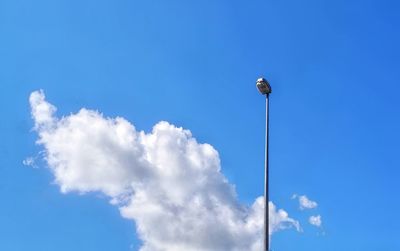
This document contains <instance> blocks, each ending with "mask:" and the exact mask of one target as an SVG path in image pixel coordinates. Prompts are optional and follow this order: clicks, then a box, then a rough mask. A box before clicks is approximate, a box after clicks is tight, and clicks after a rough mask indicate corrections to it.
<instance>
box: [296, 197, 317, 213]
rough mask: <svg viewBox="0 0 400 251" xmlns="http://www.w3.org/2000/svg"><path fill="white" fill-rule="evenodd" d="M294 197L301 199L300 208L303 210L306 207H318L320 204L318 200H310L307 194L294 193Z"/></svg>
mask: <svg viewBox="0 0 400 251" xmlns="http://www.w3.org/2000/svg"><path fill="white" fill-rule="evenodd" d="M292 199H298V200H299V208H300V209H301V210H304V209H313V208H316V207H317V206H318V203H317V202H316V201H312V200H310V199H309V198H308V197H307V196H306V195H300V196H299V195H297V194H294V195H293V196H292Z"/></svg>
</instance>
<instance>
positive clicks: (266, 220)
mask: <svg viewBox="0 0 400 251" xmlns="http://www.w3.org/2000/svg"><path fill="white" fill-rule="evenodd" d="M268 148H269V95H268V94H267V95H266V100H265V171H264V172H265V181H264V182H265V187H264V203H265V204H264V205H265V214H264V250H265V251H269V182H268V178H269V177H268V176H269V169H268V164H269V149H268Z"/></svg>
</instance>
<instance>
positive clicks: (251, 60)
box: [0, 0, 400, 251]
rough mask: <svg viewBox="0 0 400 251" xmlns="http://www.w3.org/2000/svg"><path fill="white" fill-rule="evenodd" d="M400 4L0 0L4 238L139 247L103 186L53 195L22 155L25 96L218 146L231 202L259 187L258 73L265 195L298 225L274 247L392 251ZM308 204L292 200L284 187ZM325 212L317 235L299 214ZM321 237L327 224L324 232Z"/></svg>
mask: <svg viewBox="0 0 400 251" xmlns="http://www.w3.org/2000/svg"><path fill="white" fill-rule="evenodd" d="M398 8H399V3H397V2H396V1H390V0H383V1H377V0H371V1H355V0H351V1H334V2H327V1H325V2H324V1H315V0H308V1H302V2H299V1H290V0H289V1H280V2H278V1H252V2H250V3H249V2H248V1H202V2H200V1H198V2H190V3H189V2H185V1H168V2H167V1H157V0H155V1H113V2H111V1H44V0H39V1H35V2H30V1H21V0H13V1H2V2H1V3H0V34H2V36H1V40H0V45H1V46H0V66H1V69H2V70H1V71H0V95H1V98H0V107H1V108H0V109H1V114H2V121H3V123H0V128H1V130H0V131H1V139H2V140H1V143H0V156H1V158H0V175H1V178H0V195H1V197H2V198H3V201H4V202H3V204H2V206H1V207H0V222H1V224H0V236H1V241H0V249H1V250H9V251H18V250H32V251H35V250H38V251H46V250H49V251H50V250H57V251H62V250H84V251H90V250H96V251H102V250H138V248H139V247H140V241H139V240H138V238H137V237H136V235H135V226H134V224H133V222H132V221H128V220H125V219H123V218H121V216H120V214H119V212H118V209H117V208H116V207H113V206H111V205H110V204H109V202H108V200H107V198H104V197H102V196H100V195H84V196H80V195H78V194H77V193H69V194H66V195H63V194H61V193H60V192H59V187H58V186H57V185H55V184H54V182H53V177H52V175H51V173H50V172H48V170H47V169H46V163H45V162H43V161H37V163H36V164H37V165H38V166H39V167H40V168H38V169H34V168H30V167H27V166H24V165H23V164H22V161H23V160H24V159H25V158H27V157H29V156H36V155H37V153H38V152H40V151H41V150H42V148H41V147H39V146H37V145H35V141H36V139H37V134H36V133H35V132H34V131H33V130H32V128H33V127H34V122H33V121H32V119H31V115H30V107H29V102H28V98H29V95H30V93H31V92H32V91H35V90H38V89H43V90H44V91H45V93H46V96H47V100H48V101H49V102H51V103H53V104H54V105H55V106H57V108H58V111H57V115H58V116H63V115H69V114H70V113H75V112H77V111H78V110H79V109H80V108H82V107H86V108H89V109H94V110H99V111H101V112H102V113H103V114H104V115H105V116H108V117H115V116H121V117H124V118H125V119H127V120H129V121H130V122H132V123H133V124H134V125H135V126H136V128H137V129H139V130H145V131H146V132H149V131H150V130H151V128H152V126H153V125H154V124H156V123H157V122H158V121H160V120H166V121H169V122H170V123H173V124H175V125H177V126H182V127H184V128H187V129H190V130H191V131H192V133H193V135H194V137H195V138H196V139H197V140H198V141H199V142H204V143H205V142H207V143H209V144H211V145H213V146H214V147H215V149H217V150H218V152H219V154H220V158H221V165H222V172H223V174H224V175H225V176H226V177H227V178H228V179H229V181H230V182H231V183H233V184H235V187H236V190H237V193H238V196H239V199H240V201H241V202H243V203H247V204H251V203H252V202H253V201H254V199H255V198H256V197H258V196H260V195H262V193H263V178H262V177H263V158H264V155H263V151H264V143H263V141H264V117H263V112H264V99H263V98H262V97H261V96H260V95H259V94H258V92H257V90H256V89H255V80H256V79H257V78H258V77H259V76H260V75H263V76H265V77H267V78H268V79H269V81H270V82H271V85H272V87H273V94H272V96H271V107H270V109H271V114H270V116H271V122H270V123H271V131H270V133H271V138H270V146H271V149H270V151H271V152H270V155H271V163H270V164H271V199H272V201H274V203H275V204H276V205H277V206H278V207H280V208H284V209H285V210H286V211H287V212H288V213H289V214H290V216H291V217H293V218H295V219H297V220H299V221H300V223H301V224H302V227H303V230H304V232H303V233H297V232H296V231H294V230H287V231H282V232H278V233H276V234H275V235H274V236H273V242H272V247H273V249H274V250H277V251H279V250H285V251H291V250H296V251H299V250H324V251H330V250H332V251H333V250H335V251H336V250H344V251H345V250H349V251H354V250H363V251H370V250H371V251H372V250H385V251H392V250H393V251H395V250H399V249H400V243H399V241H398V227H397V226H398V225H399V223H400V222H399V220H398V219H397V218H398V217H397V216H396V213H397V212H398V211H399V210H400V202H399V200H398V199H397V197H398V196H397V193H398V191H399V186H398V179H399V175H400V173H399V170H398V167H399V165H400V161H399V158H398V157H397V156H398V153H399V150H400V149H399V146H398V142H399V140H400V134H399V133H398V128H400V119H399V116H398V110H399V107H400V99H399V98H398V92H399V91H400V88H399V86H398V79H399V77H400V76H399V75H400V73H399V71H398V66H399V63H400V62H399V58H400V57H399V53H400V49H399V47H398V45H399V44H400V43H399V42H400V41H399V40H400V36H399V33H398V28H397V27H398V26H399V24H400V19H399V17H398V14H397V10H398ZM294 193H296V194H307V196H309V197H310V198H311V199H314V200H316V201H317V202H318V204H319V206H318V208H316V209H313V210H312V211H299V210H298V208H297V207H298V205H297V204H296V202H295V201H294V200H291V199H290V198H291V196H292V195H293V194H294ZM313 214H321V215H322V217H323V230H321V229H318V228H315V227H313V226H309V225H308V224H307V217H308V216H310V215H313ZM322 232H325V235H322V234H321V233H322Z"/></svg>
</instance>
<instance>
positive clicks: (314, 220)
mask: <svg viewBox="0 0 400 251" xmlns="http://www.w3.org/2000/svg"><path fill="white" fill-rule="evenodd" d="M308 222H309V223H310V224H311V225H314V226H316V227H321V226H322V219H321V215H313V216H310V218H309V219H308Z"/></svg>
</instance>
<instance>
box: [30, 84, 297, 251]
mask: <svg viewBox="0 0 400 251" xmlns="http://www.w3.org/2000/svg"><path fill="white" fill-rule="evenodd" d="M30 104H31V109H32V117H33V119H34V121H35V129H36V131H37V133H38V135H39V140H38V143H39V144H40V145H42V146H43V147H44V149H45V160H46V161H47V163H48V166H49V169H50V170H51V172H52V173H53V174H54V177H55V183H56V184H57V185H59V186H60V189H61V191H62V192H63V193H67V192H78V193H88V192H101V193H104V194H105V195H107V196H108V197H109V198H110V201H111V202H112V203H113V204H114V205H116V206H118V207H119V209H120V212H121V215H122V216H123V217H125V218H127V219H131V220H134V221H135V223H136V226H137V232H138V235H139V237H140V239H141V240H142V241H143V246H142V247H141V249H140V250H141V251H181V250H182V251H201V250H207V251H212V250H215V251H221V250H232V251H258V250H261V249H262V233H263V231H262V228H263V208H264V202H263V197H259V198H257V199H256V200H255V202H254V203H253V205H251V206H246V205H243V204H241V203H240V202H239V201H238V199H237V196H236V193H235V189H234V187H233V185H231V184H230V183H229V182H228V181H227V179H226V178H225V177H224V176H223V174H222V173H221V167H220V159H219V156H218V152H217V151H216V150H215V149H214V148H213V147H212V146H211V145H209V144H202V143H198V142H197V141H196V139H195V138H193V137H192V134H191V132H190V131H188V130H185V129H183V128H180V127H176V126H174V125H171V124H169V123H168V122H159V123H158V124H156V125H155V126H154V127H153V130H152V132H150V133H145V132H143V131H137V130H136V128H135V127H134V126H133V125H132V124H131V123H129V122H128V121H127V120H125V119H123V118H120V117H117V118H107V117H104V116H103V115H102V114H101V113H99V112H97V111H92V110H87V109H81V110H80V111H79V112H78V113H76V114H71V115H69V116H66V117H62V118H57V117H55V116H54V113H55V111H56V108H55V107H54V106H53V105H51V104H49V103H48V102H46V100H45V96H44V93H43V92H42V91H36V92H33V93H32V94H31V96H30ZM269 211H270V215H271V217H270V229H271V232H272V233H273V232H276V231H279V230H283V229H286V228H291V227H293V228H295V229H297V230H300V226H299V223H298V222H297V221H295V220H293V219H291V218H290V217H289V216H288V214H287V213H286V212H285V211H284V210H282V209H280V210H277V209H276V207H275V205H274V204H273V203H272V202H270V203H269Z"/></svg>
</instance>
